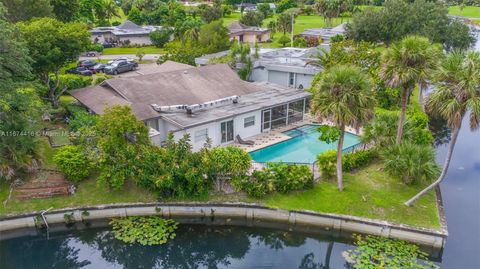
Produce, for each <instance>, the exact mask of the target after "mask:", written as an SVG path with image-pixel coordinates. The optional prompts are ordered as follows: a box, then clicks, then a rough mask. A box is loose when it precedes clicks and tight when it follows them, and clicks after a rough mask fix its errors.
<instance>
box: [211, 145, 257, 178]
mask: <svg viewBox="0 0 480 269" xmlns="http://www.w3.org/2000/svg"><path fill="white" fill-rule="evenodd" d="M203 161H204V165H205V166H206V168H207V170H208V174H209V177H210V179H211V180H213V181H216V182H217V185H218V186H220V187H221V186H222V185H223V181H224V180H225V179H226V178H228V179H233V180H234V179H235V178H238V177H245V176H246V174H247V172H248V170H249V169H250V166H251V161H252V158H251V157H250V155H249V154H248V153H247V152H245V151H244V150H243V149H241V148H237V147H233V146H227V147H215V148H213V149H211V150H210V151H209V152H207V154H204V160H203Z"/></svg>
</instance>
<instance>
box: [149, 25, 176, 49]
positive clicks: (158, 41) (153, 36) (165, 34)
mask: <svg viewBox="0 0 480 269" xmlns="http://www.w3.org/2000/svg"><path fill="white" fill-rule="evenodd" d="M149 36H150V40H151V41H152V44H153V45H154V46H155V47H157V48H163V47H164V46H165V44H167V42H168V41H170V37H171V36H172V30H171V29H169V28H163V29H160V30H155V31H153V32H150V35H149Z"/></svg>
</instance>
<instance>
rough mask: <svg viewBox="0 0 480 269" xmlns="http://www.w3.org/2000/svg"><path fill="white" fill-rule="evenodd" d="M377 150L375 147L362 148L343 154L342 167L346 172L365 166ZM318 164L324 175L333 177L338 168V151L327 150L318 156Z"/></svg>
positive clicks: (375, 154)
mask: <svg viewBox="0 0 480 269" xmlns="http://www.w3.org/2000/svg"><path fill="white" fill-rule="evenodd" d="M376 156H377V152H376V151H375V150H374V149H370V150H360V151H356V152H352V153H347V154H342V168H343V171H345V172H350V171H353V170H354V169H357V168H360V167H363V166H365V165H367V164H369V163H370V162H371V161H372V160H373V159H374V158H375V157H376ZM317 165H318V167H319V168H320V171H321V172H322V176H325V177H327V178H330V177H333V176H334V175H335V173H336V169H337V151H336V150H327V151H325V152H324V153H321V154H319V155H318V156H317Z"/></svg>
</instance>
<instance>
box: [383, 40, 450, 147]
mask: <svg viewBox="0 0 480 269" xmlns="http://www.w3.org/2000/svg"><path fill="white" fill-rule="evenodd" d="M440 55H441V50H440V48H439V47H438V46H436V45H432V43H430V41H429V40H428V39H427V38H425V37H419V36H407V37H405V38H404V39H402V40H401V41H400V42H397V43H395V44H393V45H392V46H391V47H390V48H388V49H387V50H386V51H385V52H384V54H383V55H382V64H381V67H380V72H379V75H380V78H381V79H383V80H385V81H386V83H387V85H388V86H389V87H392V88H400V90H401V106H402V110H401V113H400V119H399V123H398V128H397V137H396V143H397V144H400V142H401V140H402V135H403V126H404V124H405V115H406V112H407V104H408V99H409V97H410V95H411V93H412V91H413V89H414V88H415V86H416V85H417V84H418V85H420V88H421V89H425V88H426V85H427V80H428V79H429V76H430V74H431V72H432V71H433V70H435V68H436V66H437V63H438V60H439V59H440Z"/></svg>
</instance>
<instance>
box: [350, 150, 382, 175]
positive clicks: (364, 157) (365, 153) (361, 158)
mask: <svg viewBox="0 0 480 269" xmlns="http://www.w3.org/2000/svg"><path fill="white" fill-rule="evenodd" d="M375 157H377V152H376V150H375V149H370V150H359V151H355V152H352V153H347V154H344V155H343V156H342V164H343V170H344V171H347V172H349V171H353V170H355V169H357V168H361V167H364V166H366V165H368V164H369V163H370V162H371V161H372V160H373V159H374V158H375Z"/></svg>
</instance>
